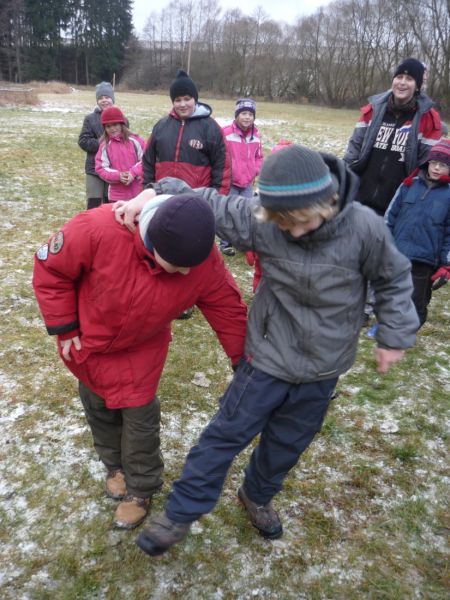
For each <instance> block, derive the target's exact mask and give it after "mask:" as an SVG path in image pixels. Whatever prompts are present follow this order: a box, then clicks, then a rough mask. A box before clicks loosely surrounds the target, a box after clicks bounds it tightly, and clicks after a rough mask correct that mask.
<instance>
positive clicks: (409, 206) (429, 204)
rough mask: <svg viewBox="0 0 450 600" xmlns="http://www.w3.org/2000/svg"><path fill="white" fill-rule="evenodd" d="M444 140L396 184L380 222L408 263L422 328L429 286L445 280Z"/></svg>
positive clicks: (448, 200)
mask: <svg viewBox="0 0 450 600" xmlns="http://www.w3.org/2000/svg"><path fill="white" fill-rule="evenodd" d="M449 174H450V140H441V141H440V142H438V143H437V144H436V145H435V146H434V147H433V148H432V149H431V150H430V153H429V155H428V159H427V161H426V162H425V163H423V164H422V165H421V167H420V168H418V169H417V170H416V171H414V172H413V174H412V176H410V177H408V178H407V179H405V181H404V182H403V183H402V184H401V185H400V187H399V188H398V190H397V192H396V194H395V196H394V198H393V199H392V202H391V204H390V205H389V208H388V210H387V212H386V216H385V220H386V223H387V225H388V227H389V229H390V230H391V232H392V235H393V236H394V240H395V243H396V245H397V248H398V249H399V250H400V252H402V253H403V254H404V255H405V256H406V257H407V258H409V260H410V261H411V266H412V270H411V274H412V279H413V285H414V292H413V302H414V305H415V307H416V310H417V314H418V315H419V319H420V325H421V326H422V325H423V324H424V323H425V321H426V319H427V307H428V305H429V303H430V300H431V294H432V291H433V290H437V289H438V288H440V287H441V286H443V285H444V284H445V283H447V281H448V280H449V279H450V185H449V184H450V177H449Z"/></svg>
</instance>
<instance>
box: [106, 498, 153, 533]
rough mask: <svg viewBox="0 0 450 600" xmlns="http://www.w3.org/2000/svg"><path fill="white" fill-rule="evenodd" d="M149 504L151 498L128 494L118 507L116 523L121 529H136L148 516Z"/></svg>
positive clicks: (115, 517) (115, 516)
mask: <svg viewBox="0 0 450 600" xmlns="http://www.w3.org/2000/svg"><path fill="white" fill-rule="evenodd" d="M149 506H150V498H138V497H137V496H132V495H131V494H128V495H126V496H125V498H124V499H123V500H122V502H121V503H120V504H119V506H118V507H117V509H116V513H115V515H114V525H115V526H116V527H120V528H121V529H134V528H135V527H137V526H138V525H140V524H141V523H142V521H143V520H144V519H145V517H146V516H147V513H148V509H149Z"/></svg>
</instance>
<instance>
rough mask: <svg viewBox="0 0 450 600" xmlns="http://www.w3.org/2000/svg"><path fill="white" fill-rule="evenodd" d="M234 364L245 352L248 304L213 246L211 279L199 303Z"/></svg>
mask: <svg viewBox="0 0 450 600" xmlns="http://www.w3.org/2000/svg"><path fill="white" fill-rule="evenodd" d="M196 304H197V306H198V307H199V309H200V310H201V311H202V313H203V315H204V316H205V318H206V320H207V321H208V323H209V324H210V325H211V327H212V328H213V330H214V331H215V332H216V335H217V337H218V338H219V341H220V343H221V345H222V347H223V349H224V350H225V352H226V354H227V355H228V356H229V357H230V359H231V363H232V364H233V365H235V364H237V363H238V362H239V360H240V359H241V357H242V356H243V354H244V344H245V330H246V325H247V306H246V304H245V302H244V300H243V298H242V294H241V292H240V290H239V288H238V286H237V284H236V282H235V280H234V279H233V276H232V275H231V273H230V272H229V271H228V269H227V268H226V267H225V264H224V262H223V258H222V256H221V255H220V252H219V250H218V249H217V247H216V246H215V247H214V250H213V256H212V260H211V269H210V273H208V280H207V282H205V286H204V289H203V290H202V292H201V293H200V296H199V298H198V299H197V302H196Z"/></svg>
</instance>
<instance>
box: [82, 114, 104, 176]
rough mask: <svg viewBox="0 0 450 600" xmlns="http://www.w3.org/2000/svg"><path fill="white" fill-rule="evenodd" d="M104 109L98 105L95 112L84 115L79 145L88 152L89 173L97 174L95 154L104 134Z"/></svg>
mask: <svg viewBox="0 0 450 600" xmlns="http://www.w3.org/2000/svg"><path fill="white" fill-rule="evenodd" d="M101 114H102V111H101V110H100V108H99V107H98V106H96V107H95V109H94V112H92V113H90V114H88V115H86V116H85V117H84V121H83V126H82V128H81V132H80V135H79V137H78V145H79V146H80V148H81V149H82V150H84V151H85V152H86V162H85V171H86V173H87V174H89V175H95V176H96V177H98V175H97V173H96V172H95V155H96V154H97V150H98V147H99V145H100V141H99V140H100V138H101V137H102V135H103V126H102V122H101Z"/></svg>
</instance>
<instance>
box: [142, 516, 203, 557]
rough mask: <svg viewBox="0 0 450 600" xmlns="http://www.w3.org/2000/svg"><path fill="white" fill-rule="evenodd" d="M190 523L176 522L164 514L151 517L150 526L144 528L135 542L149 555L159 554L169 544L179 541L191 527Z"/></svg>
mask: <svg viewBox="0 0 450 600" xmlns="http://www.w3.org/2000/svg"><path fill="white" fill-rule="evenodd" d="M191 525H192V523H178V522H177V521H172V520H171V519H169V517H167V516H166V515H157V516H156V517H153V519H152V521H151V523H150V527H148V528H147V529H144V531H143V532H142V533H141V534H139V536H138V538H137V539H136V544H137V545H138V546H139V548H140V549H141V550H143V551H144V552H145V553H146V554H148V555H149V556H159V555H160V554H163V553H164V552H166V551H167V550H168V549H169V548H170V547H171V546H173V545H174V544H177V543H178V542H181V540H183V539H184V538H185V537H186V536H187V534H188V531H189V529H190V528H191Z"/></svg>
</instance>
